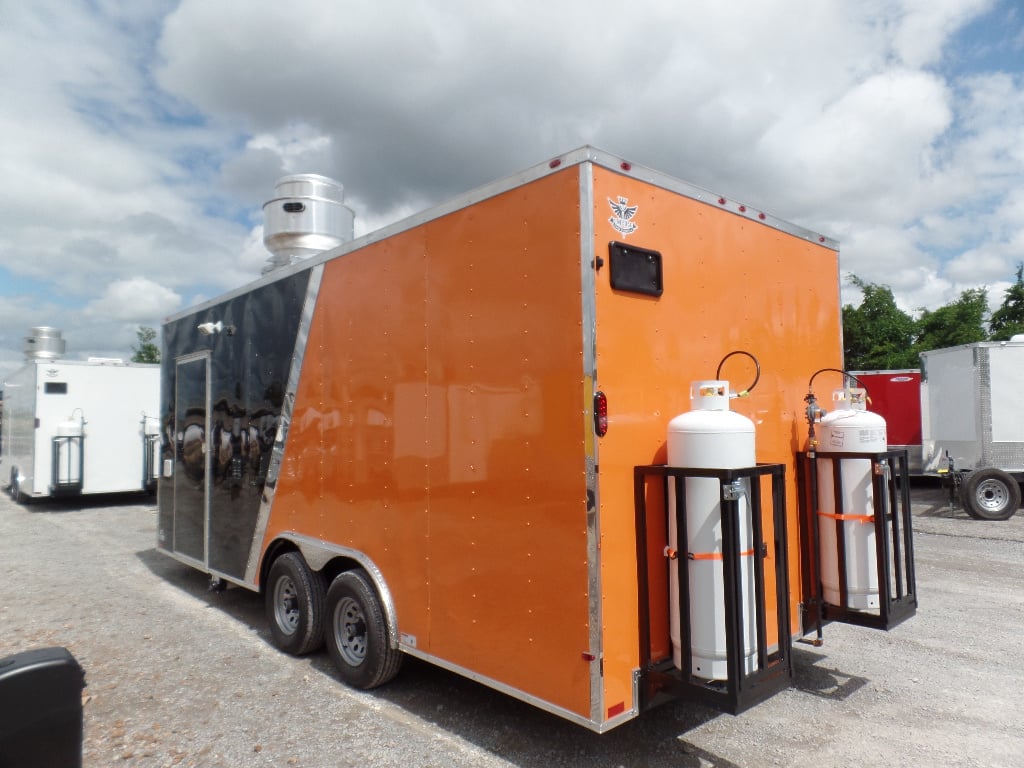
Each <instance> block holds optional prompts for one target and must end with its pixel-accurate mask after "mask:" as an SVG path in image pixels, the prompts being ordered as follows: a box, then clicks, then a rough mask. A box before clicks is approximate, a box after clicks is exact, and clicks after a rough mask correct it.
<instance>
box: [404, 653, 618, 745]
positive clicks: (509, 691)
mask: <svg viewBox="0 0 1024 768" xmlns="http://www.w3.org/2000/svg"><path fill="white" fill-rule="evenodd" d="M398 647H399V650H401V651H402V652H403V653H405V654H407V655H409V656H413V657H415V658H417V659H422V660H423V661H426V662H428V663H430V664H433V665H434V666H437V667H441V668H442V669H446V670H448V671H449V672H454V673H455V674H457V675H461V676H462V677H465V678H468V679H469V680H472V681H474V682H476V683H480V684H482V685H486V686H487V687H488V688H493V689H494V690H496V691H498V692H499V693H503V694H505V695H506V696H511V697H512V698H514V699H519V700H520V701H524V702H526V703H527V704H532V705H533V706H535V707H537V709H542V710H544V711H545V712H549V713H551V714H553V715H557V716H558V717H561V718H564V719H565V720H568V721H570V722H572V723H575V724H576V725H582V726H583V727H584V728H587V729H588V730H591V731H593V732H595V733H605V732H606V731H608V730H610V729H611V728H613V727H614V726H616V725H620V724H622V723H624V722H626V721H627V720H632V719H633V718H634V717H636V716H637V712H635V711H633V712H625V713H623V714H621V715H617V716H616V717H615V718H613V719H611V720H608V721H605V722H600V721H598V720H588V719H587V718H585V717H583V716H582V715H580V714H578V713H576V712H573V711H571V710H568V709H565V708H564V707H559V706H558V705H556V704H552V703H551V702H550V701H546V700H545V699H541V698H538V697H536V696H534V695H532V694H529V693H526V692H525V691H522V690H520V689H519V688H514V687H512V686H510V685H506V684H505V683H502V682H499V681H497V680H495V679H493V678H490V677H487V676H485V675H481V674H478V673H476V672H473V671H472V670H469V669H466V668H465V667H461V666H459V665H458V664H453V663H451V662H450V661H445V660H444V659H441V658H438V657H437V656H433V655H431V654H429V653H424V652H423V651H421V650H419V649H418V648H413V647H411V646H407V645H404V644H399V646H398Z"/></svg>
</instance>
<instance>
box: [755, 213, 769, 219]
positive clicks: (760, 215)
mask: <svg viewBox="0 0 1024 768" xmlns="http://www.w3.org/2000/svg"><path fill="white" fill-rule="evenodd" d="M757 218H759V219H760V220H761V221H764V220H765V219H766V218H768V217H767V216H765V215H764V214H763V213H759V214H757Z"/></svg>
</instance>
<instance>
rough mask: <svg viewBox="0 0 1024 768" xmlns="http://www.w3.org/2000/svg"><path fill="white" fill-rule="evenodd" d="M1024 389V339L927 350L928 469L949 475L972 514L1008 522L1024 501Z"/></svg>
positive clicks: (924, 415) (924, 428) (924, 418)
mask: <svg viewBox="0 0 1024 768" xmlns="http://www.w3.org/2000/svg"><path fill="white" fill-rule="evenodd" d="M1015 339H1016V337H1015ZM1022 391H1024V340H1020V341H1018V340H1014V341H1004V342H977V343H974V344H963V345H961V346H957V347H949V348H947V349H936V350H933V351H931V352H922V353H921V434H922V453H923V461H924V470H925V472H926V473H937V474H944V475H945V474H948V476H949V478H950V479H951V480H952V481H953V482H954V484H955V485H956V486H959V487H960V489H961V490H960V498H961V500H962V501H963V504H964V508H965V509H966V511H967V512H968V514H970V515H971V516H972V517H975V518H978V519H981V520H1006V519H1008V518H1010V517H1012V516H1013V514H1014V513H1015V512H1016V511H1017V509H1018V508H1019V507H1020V504H1021V488H1020V482H1021V480H1024V410H1022V409H1021V403H1020V398H1021V392H1022Z"/></svg>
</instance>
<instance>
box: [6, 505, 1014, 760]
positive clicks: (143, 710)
mask: <svg viewBox="0 0 1024 768" xmlns="http://www.w3.org/2000/svg"><path fill="white" fill-rule="evenodd" d="M914 499H915V504H914V513H915V549H916V554H917V560H916V561H917V583H918V591H919V594H920V605H921V607H920V610H919V612H918V614H917V615H916V616H915V617H913V618H912V619H910V620H909V621H907V622H905V623H904V624H902V625H900V626H899V627H896V628H895V629H894V630H893V631H891V632H889V633H883V632H879V631H876V630H870V629H863V628H857V627H850V626H843V625H837V624H832V625H829V626H827V627H826V628H825V644H824V645H823V646H821V647H814V646H812V645H810V644H804V643H798V644H797V646H796V650H795V653H794V657H795V664H796V668H797V680H796V685H795V686H794V687H793V688H791V689H789V690H787V691H784V692H782V693H781V694H779V695H777V696H775V697H773V698H772V699H770V700H769V701H767V702H765V703H763V704H761V705H759V706H757V707H755V708H754V709H752V710H750V711H748V712H746V713H744V714H743V715H740V716H738V717H730V716H728V715H717V714H715V713H713V712H711V711H710V710H705V709H703V708H700V707H694V706H691V705H684V704H677V705H673V704H670V705H666V706H664V707H661V708H659V709H657V710H654V711H652V712H649V713H647V714H645V715H644V716H643V717H641V718H640V719H639V720H636V721H633V722H631V723H628V724H626V725H624V726H621V727H620V728H618V729H615V730H613V731H611V732H610V733H607V734H605V735H597V734H593V733H591V732H589V731H587V730H585V729H583V728H581V727H579V726H575V725H572V724H570V723H568V722H565V721H563V720H561V719H559V718H557V717H554V716H552V715H548V714H545V713H544V712H541V711H539V710H536V709H534V708H533V707H530V706H528V705H526V704H523V703H521V702H518V701H516V700H514V699H511V698H509V697H507V696H504V695H503V694H500V693H497V692H494V691H491V690H490V689H488V688H485V687H482V686H480V685H477V684H475V683H472V682H470V681H468V680H465V679H463V678H460V677H458V676H456V675H453V674H450V673H447V672H444V671H443V670H439V669H436V668H434V667H432V666H430V665H427V664H424V663H421V662H417V661H415V660H410V659H407V660H406V664H405V666H404V667H403V670H402V672H401V673H400V674H399V676H398V678H397V679H396V680H395V681H394V682H392V683H391V684H389V685H388V686H385V687H384V688H381V689H378V690H376V691H374V692H372V693H363V692H357V691H353V690H350V689H348V688H346V687H344V686H343V685H342V684H340V683H339V682H338V681H337V680H336V678H335V676H334V673H333V670H332V667H331V664H330V661H329V659H328V658H327V656H326V654H325V653H319V654H315V655H313V656H310V657H306V658H302V659H296V658H292V657H288V656H285V655H283V654H281V653H279V652H278V651H276V650H275V649H274V648H273V647H272V646H271V645H270V638H269V632H268V630H267V628H266V622H265V621H264V619H263V611H262V604H261V602H260V599H259V597H258V596H257V595H255V594H253V593H250V592H248V591H246V590H241V589H229V590H227V591H226V592H222V593H210V592H208V591H207V589H206V587H207V580H206V577H204V576H203V575H202V574H199V573H197V572H195V571H193V570H191V569H189V568H187V567H185V566H183V565H181V564H179V563H177V562H175V561H172V560H170V559H168V558H165V557H163V556H162V555H159V554H157V553H156V552H155V550H154V548H153V542H154V540H155V520H156V508H155V504H154V501H153V500H152V499H150V498H141V499H140V498H128V499H123V498H122V499H110V498H107V499H103V500H98V501H92V502H89V503H88V504H86V505H82V504H80V503H79V504H76V505H70V506H69V505H66V504H64V505H58V504H49V503H46V504H32V505H29V506H19V505H16V504H14V503H13V502H11V501H10V499H8V498H7V497H6V496H5V497H2V498H0V542H2V543H0V580H2V581H0V583H2V585H3V586H2V587H0V657H3V656H7V655H9V654H13V653H17V652H19V651H24V650H30V649H34V648H41V647H47V646H65V647H67V648H68V649H69V650H70V651H71V653H73V654H74V656H75V657H76V659H77V660H78V661H79V663H81V665H82V666H83V667H84V669H85V671H86V677H87V683H88V688H87V689H86V691H85V705H84V712H85V740H84V745H83V749H84V765H85V766H87V767H88V768H93V767H98V768H105V767H106V766H146V767H147V768H148V767H150V766H152V767H154V768H155V767H156V766H232V767H235V766H242V765H245V766H299V767H300V768H335V767H336V766H349V765H356V764H361V765H364V766H369V767H373V766H403V768H409V767H410V766H412V767H415V768H428V767H430V766H436V767H437V768H441V767H442V766H445V767H447V766H484V767H487V766H522V767H523V768H526V767H528V766H544V767H545V768H548V767H552V768H554V767H557V766H608V767H609V768H617V767H618V766H624V767H625V766H629V767H632V766H649V767H660V766H683V767H684V768H698V767H706V766H713V767H716V768H728V767H731V766H774V765H778V766H808V765H814V766H853V765H856V766H859V767H862V768H867V767H870V766H891V765H914V766H933V765H934V766H939V765H941V766H997V767H999V768H1008V767H1012V766H1022V767H1024V735H1022V732H1021V727H1020V716H1021V710H1022V708H1024V670H1022V668H1021V666H1022V663H1021V659H1022V653H1021V638H1022V636H1024V591H1022V588H1021V584H1022V578H1021V577H1022V576H1024V511H1022V512H1020V513H1019V514H1018V515H1017V516H1016V517H1014V518H1013V519H1011V520H1009V521H1007V522H999V523H986V522H979V521H975V520H971V519H969V518H968V517H967V516H966V514H964V513H963V512H961V511H959V510H953V509H950V507H949V505H948V503H947V502H946V500H945V498H944V496H943V493H942V491H941V490H939V489H936V488H934V487H927V486H925V487H918V488H915V491H914ZM55 768H56V767H55Z"/></svg>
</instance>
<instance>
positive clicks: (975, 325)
mask: <svg viewBox="0 0 1024 768" xmlns="http://www.w3.org/2000/svg"><path fill="white" fill-rule="evenodd" d="M987 311H988V291H987V290H986V289H985V288H968V289H967V290H965V291H963V292H962V293H961V294H960V297H959V298H958V299H956V300H955V301H953V302H951V303H949V304H946V305H944V306H941V307H939V308H938V309H936V310H934V311H929V310H927V309H922V310H921V316H920V317H919V318H918V320H917V341H916V343H915V344H914V354H915V355H916V354H918V353H920V352H928V351H930V350H933V349H944V348H945V347H955V346H957V345H959V344H973V343H974V342H976V341H986V340H987V339H988V334H987V333H986V331H985V313H986V312H987ZM917 365H918V363H914V365H913V366H912V367H914V368H916V367H917Z"/></svg>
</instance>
